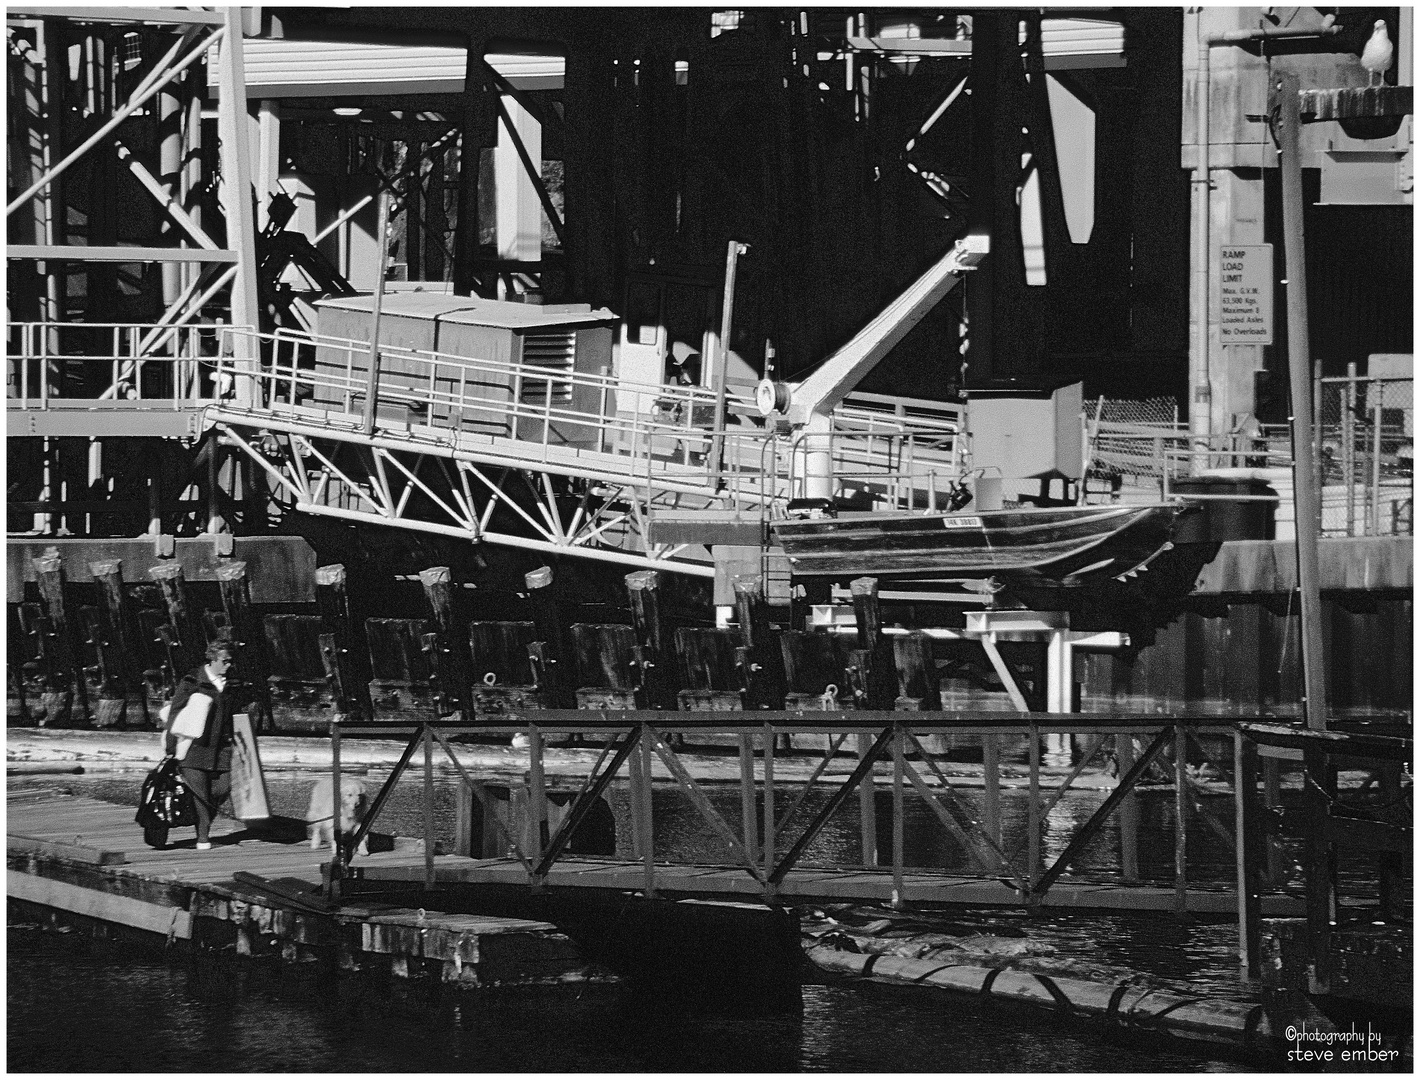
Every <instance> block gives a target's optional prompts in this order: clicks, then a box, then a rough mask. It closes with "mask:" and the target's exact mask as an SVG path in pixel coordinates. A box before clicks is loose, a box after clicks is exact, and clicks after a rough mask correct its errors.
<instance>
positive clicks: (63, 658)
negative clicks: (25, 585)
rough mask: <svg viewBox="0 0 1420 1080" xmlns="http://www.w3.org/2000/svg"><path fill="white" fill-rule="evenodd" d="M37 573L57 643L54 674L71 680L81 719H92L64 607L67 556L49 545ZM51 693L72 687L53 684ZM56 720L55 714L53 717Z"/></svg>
mask: <svg viewBox="0 0 1420 1080" xmlns="http://www.w3.org/2000/svg"><path fill="white" fill-rule="evenodd" d="M34 565H35V572H36V575H37V576H38V578H39V592H40V597H41V599H43V601H44V609H45V614H46V616H47V617H48V619H49V625H50V633H51V635H52V637H51V638H50V640H51V642H52V643H53V645H54V646H55V649H54V655H55V660H56V664H55V669H56V670H55V674H56V675H57V677H58V681H61V682H63V683H65V684H70V683H71V682H72V685H73V688H74V693H76V694H77V695H78V701H79V720H80V722H84V721H87V720H88V718H89V690H88V687H87V686H86V685H85V682H84V671H83V667H82V665H81V664H80V663H79V660H78V653H77V650H76V649H75V648H74V636H73V628H72V627H71V626H70V625H69V618H68V616H67V615H66V613H65V610H64V584H65V578H64V559H63V557H61V556H60V554H59V552H58V551H57V550H56V549H54V548H50V549H49V550H48V551H46V552H45V553H44V554H43V555H41V556H40V557H39V558H38V559H35V560H34ZM51 692H52V693H58V694H60V695H62V696H67V694H68V692H69V686H68V685H65V686H63V687H51ZM51 719H53V717H51Z"/></svg>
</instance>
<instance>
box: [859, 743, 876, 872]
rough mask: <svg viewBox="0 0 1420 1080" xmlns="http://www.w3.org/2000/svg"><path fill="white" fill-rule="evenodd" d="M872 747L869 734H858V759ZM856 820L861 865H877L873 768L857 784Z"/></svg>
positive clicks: (862, 757) (861, 758)
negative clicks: (860, 840) (861, 848)
mask: <svg viewBox="0 0 1420 1080" xmlns="http://www.w3.org/2000/svg"><path fill="white" fill-rule="evenodd" d="M872 748H873V737H872V736H871V735H859V736H858V760H859V762H861V761H862V760H863V759H864V758H865V757H867V756H868V753H869V752H870V751H871V750H872ZM858 820H859V822H860V825H859V830H860V834H861V838H862V843H863V865H864V866H877V865H878V808H877V800H876V798H875V792H874V787H873V770H872V769H871V768H870V769H869V770H868V771H867V773H865V774H864V776H863V779H862V782H861V783H859V785H858Z"/></svg>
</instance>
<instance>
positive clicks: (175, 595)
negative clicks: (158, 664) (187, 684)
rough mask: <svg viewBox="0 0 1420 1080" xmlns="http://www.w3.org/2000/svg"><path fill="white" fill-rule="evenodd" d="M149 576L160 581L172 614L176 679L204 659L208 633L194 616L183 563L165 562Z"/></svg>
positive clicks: (160, 588)
mask: <svg viewBox="0 0 1420 1080" xmlns="http://www.w3.org/2000/svg"><path fill="white" fill-rule="evenodd" d="M148 576H149V577H150V578H152V579H153V581H154V582H156V583H157V586H158V590H159V592H161V593H162V596H163V607H164V609H165V610H166V611H167V613H168V625H169V626H171V627H172V628H173V633H174V634H175V635H176V636H175V640H174V641H172V642H171V643H170V648H171V650H172V661H173V666H174V671H173V675H174V677H175V678H178V679H180V678H182V676H183V674H184V673H185V672H187V671H189V670H191V669H192V668H194V667H196V666H197V665H198V664H199V663H200V662H201V660H202V654H203V651H204V644H205V643H204V635H203V633H202V629H201V625H200V624H199V623H198V621H197V619H196V618H195V617H194V616H193V612H192V608H191V606H190V605H189V604H188V598H187V582H186V580H185V579H184V577H183V572H182V564H181V563H178V562H165V563H160V564H159V565H157V566H155V567H153V568H152V569H151V570H149V571H148Z"/></svg>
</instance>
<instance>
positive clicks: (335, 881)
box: [326, 720, 345, 903]
mask: <svg viewBox="0 0 1420 1080" xmlns="http://www.w3.org/2000/svg"><path fill="white" fill-rule="evenodd" d="M330 791H331V795H330V808H331V813H332V815H334V814H337V813H338V811H339V807H340V724H339V723H338V722H337V721H335V720H332V721H331V722H330ZM330 831H331V835H332V836H333V837H334V838H335V844H334V848H335V850H334V853H333V855H332V857H331V860H330V879H329V880H328V881H327V882H326V896H327V897H328V898H329V899H330V900H332V901H333V902H335V903H339V902H340V879H341V878H342V877H343V876H344V871H345V838H344V837H342V836H341V835H340V823H339V821H338V820H337V822H336V824H335V827H334V828H332V829H331V830H330Z"/></svg>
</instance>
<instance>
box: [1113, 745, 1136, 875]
mask: <svg viewBox="0 0 1420 1080" xmlns="http://www.w3.org/2000/svg"><path fill="white" fill-rule="evenodd" d="M1114 756H1115V757H1116V758H1117V759H1118V761H1119V780H1120V781H1122V780H1123V779H1124V778H1125V777H1126V776H1128V775H1129V773H1130V771H1131V770H1132V769H1133V768H1134V736H1133V735H1132V734H1129V733H1126V732H1121V733H1120V734H1119V735H1116V736H1115V741H1114ZM1119 869H1120V875H1121V876H1122V877H1123V878H1124V880H1125V881H1126V882H1131V883H1132V882H1135V881H1138V880H1139V799H1138V797H1137V796H1136V795H1135V794H1134V792H1133V791H1130V792H1128V793H1127V794H1126V795H1125V796H1124V800H1123V802H1121V803H1120V805H1119Z"/></svg>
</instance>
